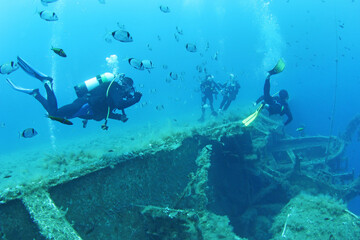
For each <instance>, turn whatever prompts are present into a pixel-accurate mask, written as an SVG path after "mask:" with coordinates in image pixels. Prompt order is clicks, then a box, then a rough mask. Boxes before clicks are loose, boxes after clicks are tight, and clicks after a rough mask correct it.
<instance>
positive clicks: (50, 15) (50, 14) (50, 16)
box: [39, 10, 59, 22]
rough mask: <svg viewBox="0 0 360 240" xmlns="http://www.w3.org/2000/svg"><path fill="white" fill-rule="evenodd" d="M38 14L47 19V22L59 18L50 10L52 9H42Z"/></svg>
mask: <svg viewBox="0 0 360 240" xmlns="http://www.w3.org/2000/svg"><path fill="white" fill-rule="evenodd" d="M39 15H40V18H41V19H44V20H45V21H48V22H53V21H57V20H59V18H58V16H57V15H56V13H55V12H52V11H48V10H44V11H41V12H39Z"/></svg>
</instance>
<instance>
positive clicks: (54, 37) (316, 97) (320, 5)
mask: <svg viewBox="0 0 360 240" xmlns="http://www.w3.org/2000/svg"><path fill="white" fill-rule="evenodd" d="M160 5H166V6H168V7H169V8H170V12H169V13H164V12H162V11H160V9H159V6H160ZM45 9H46V10H51V11H54V12H56V14H57V15H58V17H59V20H58V21H56V22H46V21H44V20H43V19H41V18H40V17H39V14H38V12H39V11H41V10H45ZM359 12H360V1H358V0H333V1H328V0H315V1H310V0H305V1H294V0H277V1H264V0H257V1H255V0H244V1H235V0H228V1H220V0H210V1H205V0H185V1H176V0H174V1H169V0H168V1H165V0H164V1H144V0H142V1H140V0H133V1H117V0H106V2H105V4H104V3H100V2H99V1H97V0H86V1H85V0H82V1H70V0H58V1H57V2H55V3H49V5H48V6H47V7H45V6H43V5H42V4H41V2H40V0H37V1H35V0H34V1H27V0H19V1H6V3H5V2H4V3H3V4H2V7H1V8H0V13H1V14H0V22H1V23H2V31H1V32H2V34H1V38H0V64H4V63H7V62H10V61H16V56H21V57H22V58H24V59H25V60H26V61H28V62H29V63H30V64H31V65H32V66H34V67H35V68H37V69H39V70H40V71H42V72H44V73H45V74H48V75H50V76H52V77H53V78H54V80H55V85H54V86H55V93H56V96H57V99H58V105H59V106H62V105H64V104H68V103H71V102H72V101H73V100H74V99H75V98H76V95H75V91H74V88H73V87H74V86H75V85H77V84H79V83H81V82H83V81H85V80H87V79H90V78H92V77H94V76H96V75H97V74H101V73H104V72H113V71H114V68H116V69H117V71H118V72H121V73H125V74H126V76H129V77H131V78H133V79H134V82H135V87H136V90H138V91H140V92H142V93H143V97H142V99H141V101H140V102H139V103H138V104H136V105H134V106H132V107H130V108H128V109H127V110H126V113H127V116H128V117H129V120H128V121H127V122H126V123H125V124H124V123H122V122H118V121H114V120H110V121H109V124H108V125H109V127H110V128H109V130H108V131H103V130H101V127H100V126H101V124H102V122H95V121H90V122H89V124H88V126H87V128H85V129H84V128H82V123H81V120H80V119H76V120H74V121H73V122H74V126H66V125H62V124H60V123H57V122H53V121H51V120H49V119H47V118H45V117H44V114H45V113H46V112H45V110H44V109H43V108H42V106H41V105H40V104H39V103H38V102H37V101H36V100H35V99H32V97H30V96H28V95H26V94H22V93H19V92H15V91H14V90H12V89H11V88H10V87H9V86H8V84H7V83H6V81H5V79H6V77H8V78H10V79H11V80H12V81H14V83H16V84H18V85H20V86H22V87H25V88H40V91H41V93H44V89H43V86H42V84H41V82H40V81H38V80H37V79H34V78H31V77H30V76H28V75H27V74H26V73H25V72H24V71H22V70H21V69H19V70H17V71H15V72H13V73H11V74H9V75H1V76H0V78H1V79H0V89H1V95H0V109H1V115H0V123H1V127H0V162H1V161H2V159H3V158H5V156H6V155H7V154H11V153H14V152H21V151H23V150H27V149H31V150H36V151H39V152H45V153H51V152H52V151H57V149H59V148H60V147H61V146H62V144H68V143H73V144H74V145H76V144H77V142H78V141H82V142H83V141H84V140H86V139H89V138H92V137H100V138H101V139H103V142H102V144H104V145H106V139H107V138H109V140H111V139H110V138H113V137H114V136H116V135H117V134H118V135H124V134H127V133H128V132H129V131H131V132H132V133H136V132H139V133H140V132H144V131H145V132H147V133H148V134H153V135H156V133H157V132H158V131H159V130H160V129H161V130H164V129H165V130H166V129H167V128H168V129H171V128H174V127H176V126H177V125H178V124H183V123H186V124H198V122H197V120H198V118H199V117H200V115H201V109H200V107H201V106H200V105H201V102H200V91H199V85H200V81H201V79H202V78H204V77H205V75H204V73H203V72H201V73H200V72H199V71H197V69H196V66H198V65H201V66H203V67H206V69H207V72H208V73H209V74H213V75H214V76H215V81H218V82H221V83H224V82H226V81H227V80H228V79H229V74H230V73H233V74H235V75H236V78H237V80H238V81H239V83H240V85H241V89H240V91H239V95H238V96H237V99H236V101H235V102H234V103H233V104H232V105H231V106H230V109H229V110H230V111H234V112H241V111H242V112H248V111H249V110H251V111H252V110H253V109H254V107H253V106H252V103H253V102H254V101H255V100H256V99H257V98H258V97H259V96H260V95H261V94H262V91H263V83H264V79H265V76H266V71H267V70H270V69H271V68H272V67H273V66H274V65H275V64H276V62H277V60H278V59H279V58H283V59H284V60H285V62H286V69H285V71H284V72H283V73H281V74H279V75H277V76H274V77H273V78H272V85H271V92H272V93H275V92H277V91H279V90H280V89H283V88H284V89H287V90H288V92H289V94H290V101H289V104H290V107H291V110H292V113H293V116H294V120H293V122H291V123H290V124H289V125H288V126H286V127H285V131H286V132H287V133H288V134H290V135H293V136H294V137H298V136H299V133H298V132H296V129H297V128H298V127H300V126H305V130H304V131H305V134H306V135H325V136H327V135H329V134H333V135H340V134H341V133H342V132H344V130H345V128H346V126H347V124H348V123H349V122H350V120H351V119H353V118H354V117H355V116H356V115H357V114H358V107H357V106H358V103H359V96H358V89H359V87H360V73H359V72H358V69H359V67H360V62H359V56H360V46H359V45H358V43H359V42H360V33H359V26H358V24H359V23H360V15H359V14H358V13H359ZM119 25H120V26H122V25H123V26H124V28H125V29H126V30H127V31H129V32H130V33H131V35H132V37H133V39H134V41H133V42H130V43H122V42H119V41H116V40H114V39H113V40H112V42H111V43H109V42H107V41H106V37H107V35H108V34H109V32H112V31H115V30H117V29H119ZM176 27H178V28H180V29H182V30H183V33H184V34H183V35H179V36H178V37H179V41H176V39H175V37H174V34H176V33H177V31H176ZM187 43H193V44H196V46H197V49H198V51H197V52H196V53H191V52H188V51H186V48H185V45H186V44H187ZM52 46H54V47H60V48H63V49H64V50H65V52H66V53H67V55H68V57H67V58H61V57H59V56H57V55H56V54H55V53H54V52H52V51H51V50H50V49H51V47H52ZM207 46H209V47H208V48H207ZM110 55H117V57H118V63H115V65H114V64H109V62H107V61H106V58H107V57H110ZM215 55H216V56H217V57H216V58H215ZM131 57H134V58H139V59H149V60H151V61H152V62H153V64H154V68H153V69H151V70H150V72H148V71H139V70H137V69H134V68H133V67H131V66H130V65H129V64H128V62H127V58H131ZM336 59H337V60H338V73H337V74H336ZM165 65H166V66H165ZM170 72H175V73H177V74H179V76H181V77H180V78H179V79H178V80H170V81H169V80H167V79H169V73H170ZM336 76H337V77H336ZM220 98H221V97H220V96H219V99H217V100H216V101H215V103H214V106H215V108H217V107H218V105H219V104H220ZM334 103H335V106H334ZM353 106H355V107H353ZM332 124H333V127H331V126H332ZM26 128H34V129H36V131H37V132H38V133H39V135H37V136H36V137H34V138H29V139H24V138H19V132H22V131H23V130H24V129H26ZM141 136H142V135H141V134H139V139H136V141H141ZM123 144H125V145H128V144H133V143H132V142H124V143H123ZM359 145H360V144H359V142H357V141H356V137H355V140H354V142H353V143H351V145H350V147H349V148H348V157H349V159H350V161H349V170H351V169H355V173H356V176H358V175H359V169H360V163H359V159H360V154H359ZM89 148H91V145H90V144H89ZM22 161H26V156H24V157H23V158H20V159H14V161H13V163H12V164H13V167H14V168H16V166H18V165H21V164H23V162H22ZM30 171H31V169H30ZM234 184H235V183H234ZM349 209H350V210H352V211H353V212H355V213H357V214H360V204H359V200H358V199H355V200H353V201H352V202H351V203H350V205H349Z"/></svg>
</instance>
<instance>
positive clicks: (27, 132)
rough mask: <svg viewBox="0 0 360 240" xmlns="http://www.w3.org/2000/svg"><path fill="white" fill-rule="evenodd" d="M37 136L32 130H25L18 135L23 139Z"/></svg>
mask: <svg viewBox="0 0 360 240" xmlns="http://www.w3.org/2000/svg"><path fill="white" fill-rule="evenodd" d="M36 135H38V133H37V131H36V130H35V129H34V128H27V129H25V130H24V131H22V133H19V137H23V138H32V137H35V136H36Z"/></svg>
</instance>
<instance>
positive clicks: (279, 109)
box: [256, 75, 293, 125]
mask: <svg viewBox="0 0 360 240" xmlns="http://www.w3.org/2000/svg"><path fill="white" fill-rule="evenodd" d="M261 101H264V102H265V104H268V105H269V106H268V107H267V110H268V111H269V114H270V115H273V114H279V115H280V116H283V115H286V116H287V120H286V122H285V123H284V125H287V124H289V123H290V122H291V121H292V120H293V117H292V114H291V111H290V107H289V105H288V103H287V102H286V100H283V99H281V98H280V97H279V96H275V97H272V96H271V95H270V75H269V76H268V77H267V78H266V79H265V84H264V95H263V96H261V97H260V98H259V99H258V100H256V104H258V103H260V102H261Z"/></svg>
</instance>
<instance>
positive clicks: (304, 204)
mask: <svg viewBox="0 0 360 240" xmlns="http://www.w3.org/2000/svg"><path fill="white" fill-rule="evenodd" d="M271 232H272V233H273V234H274V237H273V238H272V239H273V240H277V239H293V240H302V239H309V240H311V239H314V240H315V239H324V240H325V239H326V240H332V239H348V240H357V239H360V219H359V218H358V217H357V216H355V215H353V214H352V213H351V212H349V211H348V210H347V208H346V205H345V204H344V203H342V202H341V201H338V200H336V199H334V198H331V197H329V196H326V195H318V196H313V195H308V194H299V195H298V196H296V197H295V198H293V199H291V200H290V202H289V203H288V204H287V205H286V206H285V207H284V208H283V209H282V210H281V213H280V214H279V215H278V216H277V217H276V218H275V221H274V224H273V226H272V228H271Z"/></svg>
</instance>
